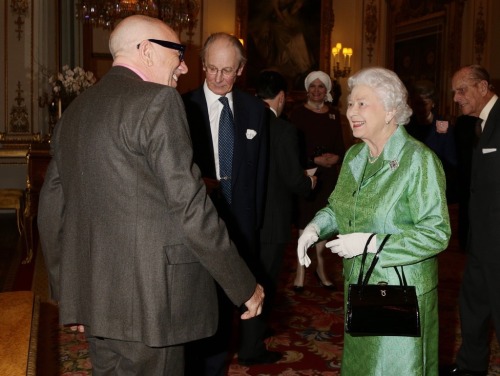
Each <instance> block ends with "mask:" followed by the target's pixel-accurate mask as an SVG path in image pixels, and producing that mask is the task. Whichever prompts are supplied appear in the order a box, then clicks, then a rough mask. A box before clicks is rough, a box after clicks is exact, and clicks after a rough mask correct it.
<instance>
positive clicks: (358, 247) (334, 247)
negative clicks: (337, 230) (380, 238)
mask: <svg viewBox="0 0 500 376" xmlns="http://www.w3.org/2000/svg"><path fill="white" fill-rule="evenodd" d="M370 235H371V234H370V233H366V232H355V233H352V234H346V235H339V236H338V239H334V240H332V241H329V242H328V243H326V247H327V248H330V250H331V251H332V253H336V254H338V255H339V256H340V257H345V258H351V257H354V256H357V255H360V254H362V253H363V251H364V249H365V244H366V242H367V241H368V238H369V237H370ZM368 252H370V253H375V252H377V236H376V235H375V236H374V237H373V238H372V239H371V240H370V244H368Z"/></svg>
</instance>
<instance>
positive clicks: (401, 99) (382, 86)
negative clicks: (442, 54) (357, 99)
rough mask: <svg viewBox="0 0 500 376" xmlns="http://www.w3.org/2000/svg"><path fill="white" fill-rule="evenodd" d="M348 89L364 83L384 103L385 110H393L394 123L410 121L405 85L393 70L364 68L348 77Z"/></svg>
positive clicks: (400, 123) (402, 123)
mask: <svg viewBox="0 0 500 376" xmlns="http://www.w3.org/2000/svg"><path fill="white" fill-rule="evenodd" d="M347 85H348V87H349V91H352V89H353V88H354V87H355V86H356V85H366V86H369V87H371V88H372V89H373V90H375V93H376V94H377V96H378V97H379V98H380V100H381V101H382V103H383V104H384V108H385V110H386V111H394V112H395V114H394V118H395V120H396V124H398V125H404V124H407V123H408V122H409V121H410V116H411V114H412V110H411V108H410V106H409V105H408V91H407V90H406V87H405V85H404V84H403V82H401V80H400V79H399V77H398V75H397V74H396V73H394V72H393V71H391V70H389V69H385V68H381V67H370V68H365V69H362V70H360V71H359V72H357V73H356V74H354V75H353V76H351V77H349V80H348V81H347Z"/></svg>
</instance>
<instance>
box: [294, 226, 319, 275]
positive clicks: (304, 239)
mask: <svg viewBox="0 0 500 376" xmlns="http://www.w3.org/2000/svg"><path fill="white" fill-rule="evenodd" d="M318 232H319V229H318V226H316V225H315V224H314V223H310V224H308V225H307V226H306V228H305V229H304V231H303V232H302V235H300V238H299V241H298V243H297V258H298V259H299V264H300V265H305V267H306V268H307V267H308V266H309V265H311V259H310V258H309V256H307V250H308V249H309V247H310V246H312V245H313V244H314V243H316V242H317V241H318V239H319V236H318Z"/></svg>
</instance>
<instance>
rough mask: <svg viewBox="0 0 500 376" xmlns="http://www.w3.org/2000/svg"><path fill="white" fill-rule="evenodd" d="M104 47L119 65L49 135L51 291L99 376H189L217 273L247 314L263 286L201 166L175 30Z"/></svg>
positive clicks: (113, 40)
mask: <svg viewBox="0 0 500 376" xmlns="http://www.w3.org/2000/svg"><path fill="white" fill-rule="evenodd" d="M109 45H110V51H111V54H112V56H113V59H114V61H113V67H112V68H111V70H110V71H109V72H108V73H107V74H106V75H105V76H104V77H103V78H102V79H101V80H100V81H99V82H98V83H97V84H96V85H95V86H93V87H92V88H90V89H88V90H86V91H85V92H84V93H83V94H81V95H80V96H79V97H78V98H76V99H75V100H74V101H73V103H72V104H71V105H70V107H69V108H68V109H67V110H66V111H65V112H64V114H63V116H62V118H61V119H60V121H59V123H58V124H57V126H56V129H55V133H54V138H53V139H52V147H53V159H52V161H51V163H50V166H49V168H48V171H47V175H46V178H45V183H44V185H43V188H42V192H41V195H40V206H39V213H38V225H39V229H40V238H41V242H42V249H43V253H44V256H45V259H46V264H47V267H48V272H49V277H50V285H51V293H52V297H53V298H54V299H55V300H57V301H59V303H60V304H59V308H60V312H59V315H60V321H61V323H62V324H72V325H75V328H76V327H78V329H79V330H80V331H85V334H86V336H87V340H88V342H89V345H90V358H91V360H92V367H93V375H104V374H106V375H109V374H116V375H182V374H183V372H184V348H183V344H184V343H186V342H188V341H192V340H196V339H199V338H203V337H207V336H211V335H213V333H214V332H215V330H216V327H217V297H216V291H215V284H214V282H213V279H215V280H216V281H217V283H218V285H219V286H221V287H222V289H224V291H225V292H226V293H227V294H228V296H229V298H230V300H231V301H232V302H233V303H234V304H236V305H237V306H240V305H242V304H243V303H244V304H245V306H246V308H247V309H248V311H246V312H245V313H243V315H242V318H243V319H250V318H252V317H254V316H255V315H257V314H258V313H259V311H260V310H261V304H262V300H263V291H262V288H261V287H260V285H257V284H256V281H255V278H254V276H253V275H252V273H251V271H250V270H249V268H248V267H247V266H246V264H245V262H244V260H243V259H241V258H240V257H239V256H238V253H237V249H236V248H235V246H234V245H233V244H232V242H231V241H230V239H229V236H228V233H227V231H226V228H225V227H224V224H223V223H222V222H221V221H220V220H219V218H218V215H217V212H216V210H215V208H214V207H213V205H212V203H211V202H210V200H207V196H206V190H205V186H204V184H203V181H202V179H201V174H200V171H199V169H198V167H197V166H195V165H193V161H192V145H191V141H190V138H189V128H188V124H187V121H186V116H185V112H184V107H183V104H182V100H181V97H180V95H179V93H178V92H177V91H176V89H175V87H176V86H177V80H178V78H179V77H180V76H181V75H182V74H185V73H187V71H188V68H187V66H186V64H185V63H184V62H183V52H184V46H182V45H181V44H179V38H178V36H177V35H176V34H175V32H174V31H173V30H172V29H171V28H170V27H169V26H167V25H166V24H165V23H163V22H162V21H160V20H158V19H154V18H149V17H145V16H132V17H129V18H126V19H124V20H123V21H122V22H120V24H119V25H118V26H117V27H116V28H115V29H114V31H113V32H112V34H111V36H110V42H109Z"/></svg>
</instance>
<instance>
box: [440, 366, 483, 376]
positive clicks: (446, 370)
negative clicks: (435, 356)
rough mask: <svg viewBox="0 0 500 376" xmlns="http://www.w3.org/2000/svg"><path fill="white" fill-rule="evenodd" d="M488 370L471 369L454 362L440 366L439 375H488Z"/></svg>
mask: <svg viewBox="0 0 500 376" xmlns="http://www.w3.org/2000/svg"><path fill="white" fill-rule="evenodd" d="M487 375H488V371H470V370H468V369H463V368H460V367H459V366H457V365H456V364H453V365H451V366H444V367H440V368H439V376H487Z"/></svg>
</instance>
